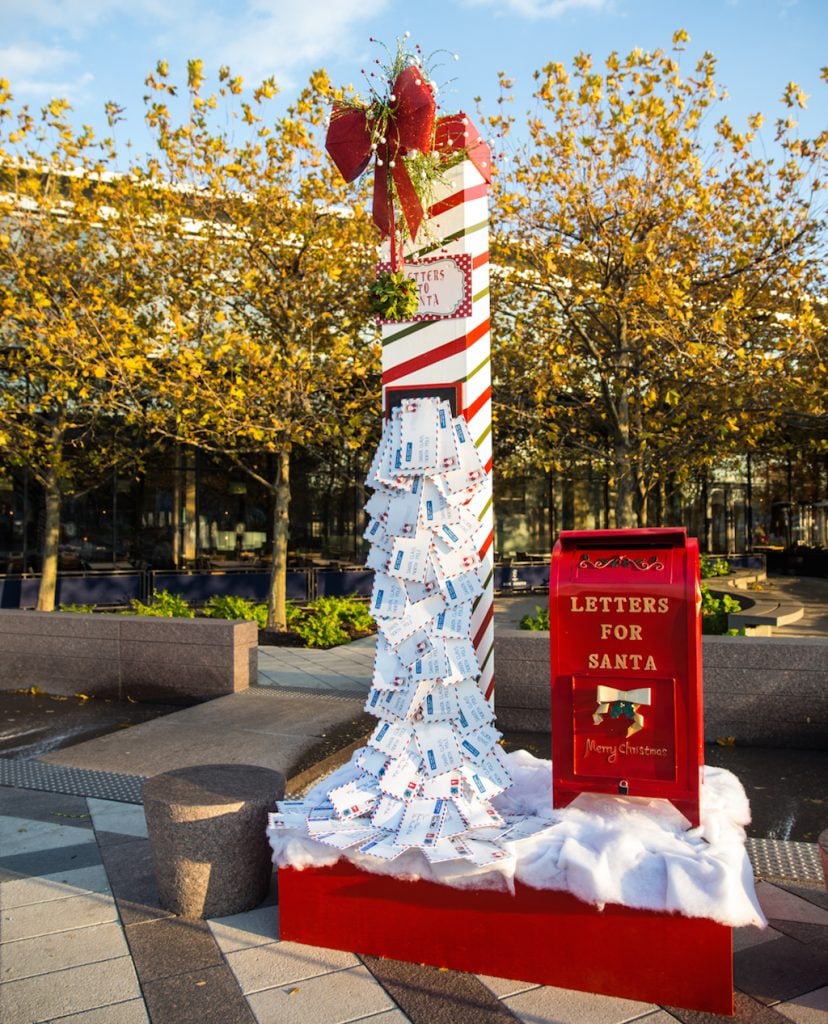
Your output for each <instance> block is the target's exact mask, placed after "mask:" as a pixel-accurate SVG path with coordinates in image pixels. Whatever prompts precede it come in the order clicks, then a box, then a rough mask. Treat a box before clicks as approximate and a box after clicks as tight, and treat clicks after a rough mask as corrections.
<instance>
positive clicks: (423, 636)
mask: <svg viewBox="0 0 828 1024" xmlns="http://www.w3.org/2000/svg"><path fill="white" fill-rule="evenodd" d="M433 646H434V645H433V643H432V642H431V639H430V637H429V635H428V633H427V632H426V631H425V629H418V630H417V631H416V632H414V633H412V634H411V636H409V637H406V639H405V640H403V641H402V643H399V644H397V647H396V652H397V657H398V658H399V659H400V661H401V662H402V663H403V665H405V666H406V668H410V667H411V665H413V664H414V662H415V661H416V660H417V659H418V658H422V657H424V656H425V655H426V654H428V652H429V651H430V650H431V648H432V647H433Z"/></svg>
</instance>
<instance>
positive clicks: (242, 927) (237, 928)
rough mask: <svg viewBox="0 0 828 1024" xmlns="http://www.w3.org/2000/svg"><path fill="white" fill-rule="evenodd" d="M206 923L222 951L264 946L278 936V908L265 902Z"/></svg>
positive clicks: (229, 951)
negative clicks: (243, 911)
mask: <svg viewBox="0 0 828 1024" xmlns="http://www.w3.org/2000/svg"><path fill="white" fill-rule="evenodd" d="M208 924H209V925H210V931H211V932H212V933H213V938H214V939H215V940H216V942H217V943H218V947H219V949H220V950H221V951H222V953H232V952H233V951H234V950H239V949H251V948H252V947H253V946H265V945H267V944H268V943H271V942H275V941H277V940H278V938H279V908H278V907H276V906H273V905H272V904H270V903H267V904H265V905H264V906H263V907H257V908H256V909H255V910H248V911H246V912H245V913H243V914H233V915H231V916H230V917H214V918H213V919H212V920H211V921H209V922H208Z"/></svg>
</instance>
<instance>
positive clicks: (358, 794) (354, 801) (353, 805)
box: [328, 776, 379, 820]
mask: <svg viewBox="0 0 828 1024" xmlns="http://www.w3.org/2000/svg"><path fill="white" fill-rule="evenodd" d="M328 799H329V800H330V801H331V803H332V804H333V807H334V811H335V812H336V816H337V817H338V818H339V819H340V820H344V819H346V818H358V817H360V815H363V814H365V813H366V812H367V811H370V810H371V808H372V807H373V806H374V804H375V803H376V802H377V800H379V792H378V790H377V780H376V779H373V778H370V776H369V777H367V778H364V779H357V780H355V781H354V782H346V783H345V785H344V786H337V787H336V789H332V790H331V791H330V793H328Z"/></svg>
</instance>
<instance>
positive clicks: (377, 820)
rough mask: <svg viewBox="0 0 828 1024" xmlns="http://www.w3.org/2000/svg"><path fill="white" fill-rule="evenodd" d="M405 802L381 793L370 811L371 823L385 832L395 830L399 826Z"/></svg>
mask: <svg viewBox="0 0 828 1024" xmlns="http://www.w3.org/2000/svg"><path fill="white" fill-rule="evenodd" d="M404 810H405V803H404V802H403V801H402V800H397V799H396V798H395V797H393V796H388V795H387V794H383V795H382V796H381V797H380V799H379V802H378V803H377V806H376V807H375V808H374V810H373V812H372V813H371V824H372V825H375V826H376V827H377V828H381V829H384V830H385V831H386V832H395V831H396V830H397V829H398V828H399V827H400V822H401V821H402V816H403V811H404Z"/></svg>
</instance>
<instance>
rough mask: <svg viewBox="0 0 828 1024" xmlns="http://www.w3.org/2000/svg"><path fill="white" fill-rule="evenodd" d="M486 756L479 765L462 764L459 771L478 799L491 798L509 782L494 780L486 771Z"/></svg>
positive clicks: (500, 791)
mask: <svg viewBox="0 0 828 1024" xmlns="http://www.w3.org/2000/svg"><path fill="white" fill-rule="evenodd" d="M487 761H488V758H484V759H483V763H482V765H480V767H477V766H472V765H470V764H467V765H464V766H463V768H462V769H461V771H462V772H463V775H464V776H465V777H466V779H467V780H468V783H469V788H470V789H471V791H472V793H474V795H475V796H476V797H477V798H478V799H480V800H491V799H492V798H493V797H496V796H497V795H498V794H499V793H502V792H503V791H504V789H506V788H507V787H508V785H509V782H506V783H505V784H501V783H499V782H496V781H495V780H494V779H493V778H492V777H491V776H490V775H489V774H488V772H487V771H486V764H487Z"/></svg>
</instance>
